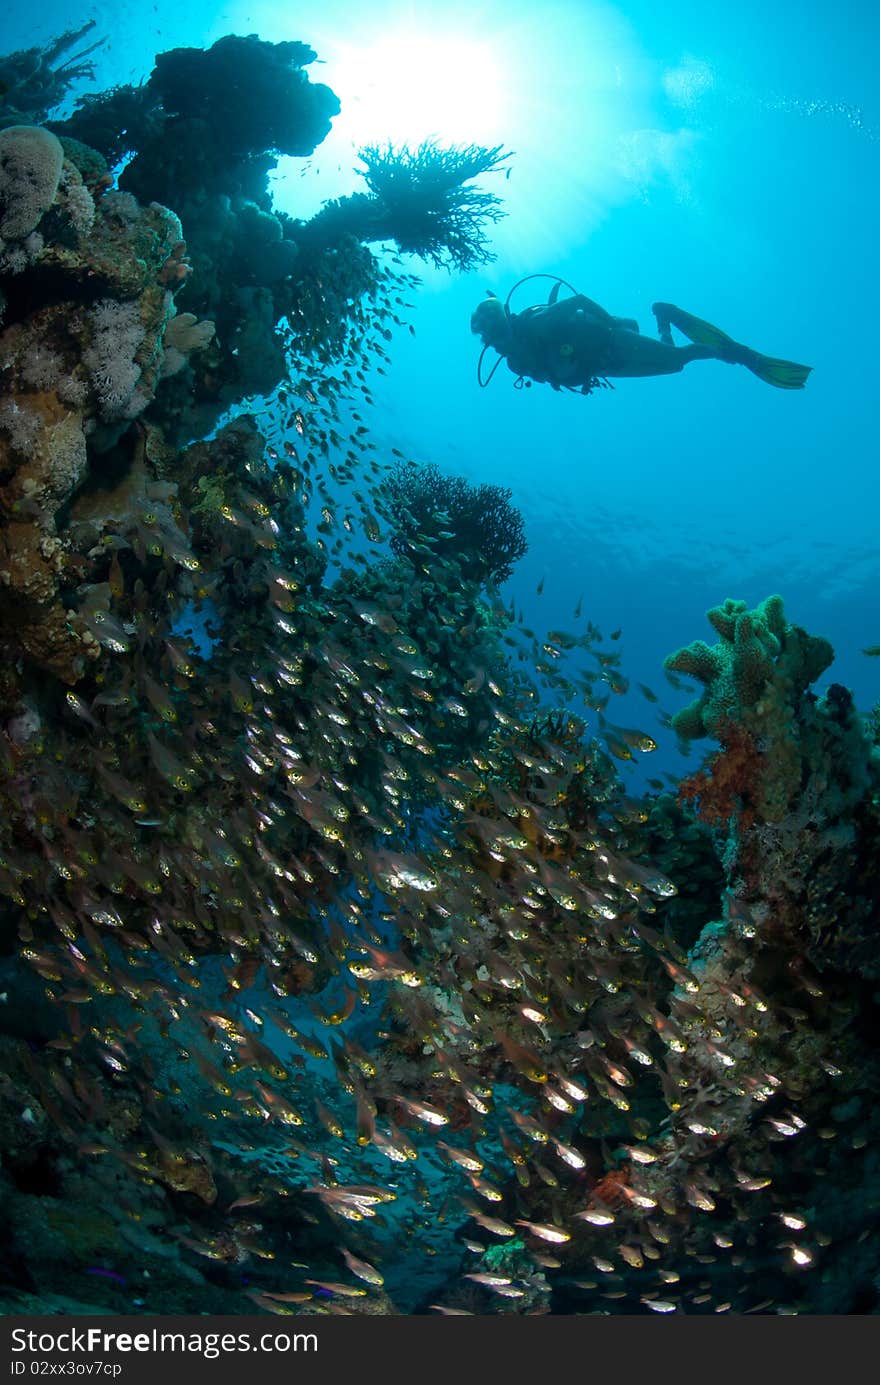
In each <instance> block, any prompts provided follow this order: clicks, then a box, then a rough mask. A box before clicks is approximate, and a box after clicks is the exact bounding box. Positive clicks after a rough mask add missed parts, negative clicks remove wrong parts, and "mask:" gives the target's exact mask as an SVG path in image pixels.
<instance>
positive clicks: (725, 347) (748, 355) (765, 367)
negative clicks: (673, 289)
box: [655, 303, 813, 390]
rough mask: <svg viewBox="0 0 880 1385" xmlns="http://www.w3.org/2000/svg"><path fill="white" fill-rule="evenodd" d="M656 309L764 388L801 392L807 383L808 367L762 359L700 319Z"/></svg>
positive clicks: (676, 310)
mask: <svg viewBox="0 0 880 1385" xmlns="http://www.w3.org/2000/svg"><path fill="white" fill-rule="evenodd" d="M657 308H660V309H662V315H663V317H664V318H665V319H666V321H668V322H671V323H672V325H673V327H677V328H678V330H679V331H680V332H682V333H683V334H684V336H686V337H687V338H688V339H689V340H690V341H693V342H697V343H698V344H699V345H700V346H714V347H715V348H716V349H717V350H718V351H719V352H720V353H721V357H722V359H723V360H726V361H729V362H731V364H734V365H744V366H747V367H748V369H749V370H750V371H751V372H752V374H753V375H757V376H758V379H759V380H764V381H766V383H767V384H768V385H775V386H776V388H777V389H779V390H802V389H803V387H804V385H805V384H806V383H807V377H808V375H809V374H810V371H811V370H812V369H813V367H812V366H809V365H798V363H797V362H796V361H782V360H779V359H778V358H777V357H776V356H762V355H761V353H760V351H753V350H752V349H751V347H749V346H743V345H741V343H740V342H737V341H734V339H733V337H729V336H728V335H727V333H726V332H722V330H721V328H720V327H713V325H712V323H711V322H704V321H703V319H702V318H701V317H694V316H693V314H691V313H686V312H684V311H683V310H682V309H681V308H676V307H675V306H674V305H673V304H672V303H657V304H655V311H656V309H657Z"/></svg>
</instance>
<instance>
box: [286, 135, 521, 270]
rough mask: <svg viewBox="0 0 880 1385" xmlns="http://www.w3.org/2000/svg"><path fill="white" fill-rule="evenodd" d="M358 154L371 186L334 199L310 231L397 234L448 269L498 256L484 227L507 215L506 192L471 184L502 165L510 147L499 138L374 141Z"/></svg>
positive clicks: (323, 236) (322, 237) (324, 238)
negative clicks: (459, 142) (413, 144)
mask: <svg viewBox="0 0 880 1385" xmlns="http://www.w3.org/2000/svg"><path fill="white" fill-rule="evenodd" d="M359 157H360V161H361V163H362V164H363V165H364V167H363V169H361V170H359V172H360V174H361V177H362V178H363V179H364V180H365V182H366V184H367V187H368V188H369V190H370V191H369V193H355V194H353V195H352V196H351V197H341V198H339V199H338V200H337V201H334V202H328V203H327V205H326V206H325V207H324V208H323V209H322V210H321V211H320V212H319V213H318V215H317V216H315V217H313V218H312V220H311V221H310V222H309V223H308V226H307V228H306V231H305V236H306V238H309V239H312V240H315V239H317V240H319V241H321V242H322V243H327V242H329V241H331V240H334V239H336V238H338V237H340V236H343V235H353V236H356V237H357V238H358V240H363V241H374V242H375V241H380V240H393V241H396V242H397V244H398V246H399V247H400V249H401V250H404V251H406V252H407V253H409V254H413V255H419V256H421V258H422V259H425V260H431V261H432V263H434V264H435V265H438V266H442V267H444V268H446V269H459V270H468V269H473V267H474V266H475V265H478V264H485V263H486V261H488V260H492V259H494V258H495V257H494V255H493V254H492V252H491V251H490V250H489V248H488V239H487V237H486V234H485V230H484V227H485V224H486V222H493V221H498V220H500V218H501V217H502V216H504V214H505V213H504V212H503V211H502V209H501V199H500V198H498V197H496V196H495V194H494V193H492V192H485V191H483V190H482V189H480V188H474V187H469V186H466V184H469V183H470V182H471V180H472V179H474V178H478V177H479V176H480V175H481V174H483V173H493V172H498V171H499V170H500V169H501V167H502V165H503V162H504V160H505V159H507V158H509V152H505V150H504V149H503V148H502V146H501V145H500V144H499V145H496V146H495V147H494V148H492V149H484V148H482V147H481V146H480V145H476V144H469V145H466V146H464V147H455V146H453V147H451V148H448V149H443V148H440V147H439V146H438V145H436V144H432V143H429V142H425V143H424V144H420V145H419V146H418V148H417V149H407V148H406V147H405V146H404V147H401V148H399V149H395V148H394V146H392V145H390V144H389V145H386V146H383V147H380V146H378V145H370V146H369V147H367V148H366V149H362V150H361V151H360V155H359Z"/></svg>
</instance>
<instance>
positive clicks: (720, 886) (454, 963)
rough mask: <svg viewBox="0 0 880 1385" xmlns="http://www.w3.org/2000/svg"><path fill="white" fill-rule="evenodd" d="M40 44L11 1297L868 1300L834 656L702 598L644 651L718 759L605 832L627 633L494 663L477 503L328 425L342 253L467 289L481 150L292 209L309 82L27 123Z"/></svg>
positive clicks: (378, 358) (11, 869) (349, 290)
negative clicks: (117, 181) (684, 700)
mask: <svg viewBox="0 0 880 1385" xmlns="http://www.w3.org/2000/svg"><path fill="white" fill-rule="evenodd" d="M79 37H81V35H69V36H65V37H64V39H63V40H59V44H60V45H61V46H60V47H59V46H58V45H55V46H53V47H52V48H50V49H49V50H47V55H43V56H41V57H40V61H39V62H38V63H36V68H37V69H38V72H39V73H42V76H41V77H40V78H39V80H36V79H35V81H34V83H33V84H32V86H31V87H29V86H28V84H27V82H26V81H24V76H25V75H26V72H25V69H26V67H27V64H26V63H24V62H23V61H21V59H22V55H13V58H12V59H9V60H6V62H7V66H9V65H10V64H11V65H12V66H13V68H14V69H15V70H16V71H20V72H21V73H22V74H23V76H22V84H21V92H20V95H19V98H18V99H19V103H20V104H19V106H18V107H17V108H16V109H17V110H18V111H19V118H18V119H16V120H15V121H14V122H13V124H12V127H11V128H9V129H7V130H6V131H5V132H4V133H3V134H2V135H0V155H2V151H3V150H4V149H5V150H6V151H7V154H9V158H8V159H7V160H6V162H3V163H2V167H3V174H4V177H5V178H6V182H5V184H4V187H5V189H6V190H5V192H4V193H3V201H2V206H0V215H2V217H3V227H4V232H3V249H2V254H3V259H2V262H0V292H2V295H3V318H2V323H0V371H2V374H0V384H2V398H0V580H2V586H0V652H2V656H3V658H2V680H0V1058H2V1063H0V1071H2V1076H0V1225H2V1230H3V1251H2V1253H0V1293H2V1298H0V1305H2V1308H3V1311H23V1310H25V1309H27V1308H31V1309H33V1308H35V1307H42V1308H44V1309H45V1310H46V1311H56V1310H61V1311H68V1312H82V1311H111V1312H144V1313H151V1314H154V1313H163V1312H174V1313H185V1312H202V1313H204V1312H224V1313H241V1312H251V1311H253V1310H254V1309H255V1308H256V1309H257V1310H258V1311H260V1312H266V1313H269V1312H278V1311H284V1312H287V1313H292V1314H295V1313H302V1314H304V1315H309V1314H322V1313H325V1312H326V1313H329V1312H356V1313H363V1314H388V1313H392V1312H395V1311H402V1312H419V1311H426V1310H428V1309H429V1308H431V1307H433V1308H435V1309H436V1310H438V1311H443V1312H462V1311H464V1312H478V1313H506V1314H510V1313H513V1314H533V1313H544V1312H550V1313H581V1312H603V1313H605V1312H609V1313H610V1312H615V1313H617V1312H642V1313H648V1312H659V1313H666V1312H687V1313H700V1312H707V1313H708V1312H712V1313H726V1312H744V1311H750V1312H758V1311H760V1312H764V1311H768V1312H783V1311H784V1312H788V1311H798V1312H819V1311H830V1312H849V1311H872V1310H874V1311H875V1310H876V1308H877V1306H878V1303H880V1297H878V1294H880V1290H878V1282H880V1265H878V1260H877V1249H876V1242H875V1240H873V1241H872V1240H871V1239H870V1238H868V1239H867V1240H866V1239H864V1238H863V1237H862V1233H863V1231H864V1230H865V1229H866V1228H865V1226H864V1216H865V1212H864V1209H865V1206H866V1200H867V1199H869V1197H870V1189H871V1187H872V1186H873V1181H874V1180H875V1176H876V1156H875V1154H874V1153H873V1151H872V1149H871V1143H872V1141H874V1138H875V1135H876V1130H875V1125H876V1120H875V1117H874V1115H873V1112H874V1111H875V1110H876V1108H877V1101H876V1094H877V1090H878V1087H880V1061H878V1054H877V1045H876V1038H875V1036H876V1034H877V1033H878V1032H880V1030H878V1012H877V1006H878V1001H877V993H876V981H877V961H876V955H877V950H876V933H875V930H876V917H877V909H878V904H880V897H878V896H880V880H878V869H877V852H876V842H877V835H878V828H880V821H878V817H880V764H878V748H877V744H876V742H877V732H876V724H875V723H873V722H871V721H870V720H868V719H864V718H862V717H861V716H860V715H859V713H858V711H857V709H856V708H855V707H854V705H853V702H852V698H851V697H850V695H849V694H848V692H847V691H846V689H844V688H842V687H840V686H839V685H836V684H832V685H831V686H830V687H828V689H827V690H826V691H825V692H824V693H823V694H822V695H821V696H820V695H818V694H817V693H816V692H814V691H813V689H812V687H811V685H812V684H813V683H814V681H815V680H816V678H817V677H819V676H820V675H821V674H822V673H823V672H824V671H825V669H826V668H827V667H828V666H829V664H830V662H831V657H832V652H831V649H830V646H829V645H828V644H827V642H826V641H824V640H822V639H819V638H817V637H814V636H811V635H809V634H808V633H807V632H805V631H804V630H802V629H800V628H799V627H798V626H795V625H792V624H790V623H789V622H788V621H787V619H786V616H785V612H784V609H783V606H782V602H781V600H780V599H779V598H778V597H771V598H769V599H768V600H767V601H765V602H764V603H763V604H762V605H761V606H759V607H758V608H757V609H756V610H754V611H750V610H748V609H747V608H746V606H745V604H744V603H743V602H733V601H728V602H726V603H725V604H724V605H723V606H721V607H718V608H717V609H715V610H714V611H713V612H711V613H710V621H711V622H712V625H713V626H714V628H715V630H716V632H717V634H718V636H719V642H718V643H717V644H716V645H715V646H714V647H710V646H708V645H706V644H704V643H702V642H696V643H694V644H692V645H690V646H688V647H687V648H685V649H684V650H680V651H679V652H678V653H677V654H675V655H673V656H671V657H670V659H669V660H668V661H667V665H668V667H669V668H670V670H672V671H673V672H677V673H684V674H688V675H690V676H693V677H696V678H697V679H698V681H699V682H701V683H702V685H703V687H702V691H701V694H700V696H699V698H698V699H697V700H696V701H695V702H693V703H692V704H691V706H690V707H687V708H685V709H684V710H683V711H682V712H680V713H678V714H677V716H676V717H675V718H674V719H673V725H674V726H675V728H676V730H677V731H678V732H679V734H680V735H682V736H683V737H687V738H695V737H698V736H712V737H714V738H715V739H716V740H717V741H718V742H719V743H720V749H718V750H716V751H714V752H713V753H712V754H711V755H710V757H709V759H708V761H707V763H706V764H705V765H704V766H702V767H701V768H700V769H698V771H697V772H696V774H694V775H692V776H691V777H690V778H689V779H688V780H685V781H684V783H683V784H681V785H680V786H679V792H678V795H674V794H672V793H668V792H662V791H661V790H662V789H663V784H662V781H660V780H652V781H649V784H653V785H654V786H655V788H654V792H653V793H650V794H648V793H646V794H644V795H641V796H637V797H634V796H633V795H631V794H628V793H627V792H626V789H625V785H624V782H623V778H622V775H623V774H624V773H625V772H626V766H627V765H628V762H630V761H632V760H633V759H634V758H635V756H636V755H643V754H648V753H650V752H651V751H652V750H654V749H656V742H655V740H654V738H653V737H652V736H650V735H649V734H647V733H646V732H644V731H642V730H641V729H639V728H634V727H633V728H631V727H626V726H621V725H618V724H617V723H616V720H612V719H611V718H610V716H609V715H606V712H607V706H608V702H609V699H610V698H611V697H613V696H616V695H621V694H623V693H625V692H626V690H627V687H628V683H627V679H626V677H625V674H624V672H623V668H622V656H621V654H620V651H619V648H618V645H617V643H616V635H617V632H616V633H615V634H614V635H612V636H611V641H610V643H609V644H607V645H606V643H605V642H604V640H603V637H602V635H601V632H600V631H599V630H597V629H596V627H595V626H593V625H592V624H591V623H590V622H586V623H585V625H584V627H583V628H581V629H578V630H577V631H575V632H569V631H565V630H550V631H547V632H546V635H540V636H538V635H536V634H535V632H533V631H531V630H526V629H524V628H523V627H522V625H521V622H517V620H516V617H515V611H514V605H513V602H509V603H508V602H507V601H506V599H505V601H502V599H501V597H500V595H499V593H498V592H497V590H496V584H497V583H499V582H501V581H503V580H504V579H505V578H507V577H508V576H509V575H510V573H511V571H512V569H513V567H514V565H515V563H516V562H517V560H518V559H519V558H520V557H521V556H522V554H523V553H524V552H525V534H524V526H523V521H522V517H521V516H520V515H519V513H518V512H517V511H516V510H515V509H514V507H513V506H512V505H511V495H510V492H509V491H506V490H504V489H502V488H499V487H492V486H485V485H483V486H479V485H477V486H475V485H471V484H470V483H469V482H467V481H465V480H464V479H463V478H461V477H447V476H445V475H443V474H442V473H441V471H440V470H439V469H438V468H437V467H436V466H433V465H430V464H429V465H421V466H420V465H416V464H415V463H414V462H412V461H409V460H408V459H407V458H406V457H404V456H403V455H402V454H400V453H399V451H393V450H392V451H391V455H390V457H389V456H387V455H386V453H387V452H388V451H389V449H388V448H386V447H385V446H384V444H382V443H380V442H379V441H377V439H376V436H375V430H374V428H373V427H372V426H371V424H370V422H369V421H367V420H368V419H369V415H368V414H365V413H363V412H361V410H362V409H366V408H369V405H370V403H371V401H372V395H371V392H370V387H369V375H368V371H369V370H370V369H371V368H373V367H374V366H375V367H377V368H378V369H382V370H385V369H386V368H390V367H391V364H392V363H391V352H390V351H389V350H388V346H389V343H390V341H391V340H392V331H391V327H390V326H389V324H390V323H394V325H398V324H401V325H402V319H401V310H402V311H403V312H405V311H406V306H407V302H408V300H407V298H406V296H405V294H407V293H409V292H410V291H412V290H413V289H414V288H415V287H416V281H415V280H414V279H413V277H412V276H411V275H405V274H403V273H400V272H398V271H397V270H395V269H394V268H393V267H392V264H391V263H389V264H388V265H387V266H385V267H380V265H379V262H378V261H377V260H376V259H375V258H374V257H373V255H372V254H371V252H370V251H369V249H368V248H367V243H368V242H369V241H370V240H372V238H373V234H374V232H375V231H376V229H377V227H379V226H381V227H382V228H383V234H390V235H392V236H393V237H395V238H397V240H398V243H399V244H400V245H401V246H402V247H408V248H409V249H416V250H417V251H418V252H419V253H420V254H422V255H423V256H426V257H427V258H428V259H429V260H433V261H435V262H436V261H438V260H442V261H444V262H448V263H450V264H452V265H453V266H459V267H460V266H462V265H467V264H469V263H473V262H474V259H475V258H476V259H479V257H480V256H483V255H484V254H485V253H486V252H487V248H488V247H487V246H486V244H485V242H484V241H483V239H482V236H483V230H482V229H481V228H482V226H483V224H484V221H485V218H487V217H488V218H489V220H491V219H493V217H494V215H495V214H496V213H497V205H496V203H495V200H494V199H493V198H492V197H491V195H490V194H477V193H474V192H473V190H468V189H467V188H466V186H465V184H467V183H468V181H469V180H470V178H471V177H472V176H474V175H475V173H476V172H477V171H489V170H490V169H491V168H494V167H496V166H497V164H498V161H499V158H500V150H492V151H478V150H474V149H472V148H471V149H468V150H465V151H461V150H458V151H448V153H447V154H446V155H442V154H441V153H439V152H438V151H435V150H433V148H432V147H427V148H423V149H422V150H420V151H417V153H416V154H415V155H407V154H401V153H400V152H398V153H396V154H395V153H393V152H390V151H386V152H384V153H383V152H381V151H368V152H367V154H366V156H365V159H366V164H367V169H368V175H369V177H368V181H369V182H370V189H371V190H370V195H369V196H368V197H367V196H364V197H363V200H360V201H359V200H357V199H352V200H351V201H350V202H349V203H347V204H334V205H332V206H331V207H329V208H327V209H326V212H322V213H319V214H318V217H316V218H314V220H313V222H308V223H306V222H298V221H294V220H293V219H292V218H285V217H282V216H279V215H278V214H277V213H276V211H274V210H273V208H272V204H271V199H270V198H269V195H268V191H267V183H266V175H267V172H268V170H269V168H270V167H271V166H272V163H273V161H274V158H275V156H276V153H277V152H278V151H279V150H281V149H283V148H287V149H289V150H292V151H294V152H301V151H306V150H308V149H309V148H313V147H314V142H315V141H317V140H319V139H320V138H321V137H322V132H323V131H324V130H325V129H326V127H327V124H328V122H329V120H330V118H331V113H332V111H333V109H334V108H335V97H333V95H332V93H328V92H327V89H326V88H321V87H318V86H315V85H313V84H311V83H310V82H308V80H307V78H306V76H305V73H304V71H303V69H304V67H306V66H308V65H309V64H310V63H311V61H312V60H313V58H314V54H312V53H311V50H310V49H308V48H307V47H306V46H305V45H302V44H279V45H272V44H265V43H262V42H261V41H260V40H258V39H256V38H250V39H237V38H236V39H233V38H229V39H224V40H221V41H220V42H219V43H218V44H215V45H214V47H213V48H212V49H210V50H208V52H207V53H199V52H197V51H195V50H189V49H186V50H175V52H174V53H172V54H169V55H160V57H159V58H158V59H157V62H156V68H155V71H154V73H153V75H152V77H151V79H150V81H149V82H148V83H146V84H145V86H144V87H143V88H142V89H136V90H135V89H131V88H128V89H126V88H122V89H119V90H117V91H116V92H111V93H109V94H107V95H105V96H103V97H97V98H93V99H89V100H88V101H85V102H81V104H80V107H79V111H78V113H77V114H75V115H74V117H73V118H72V120H71V122H69V123H66V122H61V123H54V122H53V124H52V129H51V131H50V132H49V133H47V132H46V127H45V126H44V125H43V123H42V121H43V119H44V116H41V117H40V120H39V121H38V122H37V123H36V124H33V125H31V126H28V125H27V121H28V120H32V121H34V120H36V118H37V115H38V114H39V103H40V102H41V101H42V102H46V101H48V99H49V95H50V93H51V92H52V91H53V90H55V91H57V93H58V94H63V92H64V91H65V90H66V83H65V79H64V78H63V77H62V76H61V75H60V74H61V73H63V72H64V69H63V68H59V69H55V68H53V67H52V63H53V62H54V61H55V60H56V59H57V57H58V56H59V55H61V54H62V53H63V52H66V51H67V46H70V44H71V43H73V42H75V41H76V40H77V39H78V38H79ZM84 56H85V55H81V57H80V60H79V61H78V62H77V61H76V60H71V61H72V62H73V67H74V68H75V69H78V70H79V71H80V74H81V75H87V66H88V65H87V64H84V62H83V58H84ZM41 64H42V66H41ZM47 65H48V68H49V70H50V71H56V73H57V74H58V75H57V77H56V79H54V80H55V81H56V86H55V87H54V88H53V86H52V81H53V79H52V78H51V77H50V76H48V75H47V72H46V67H47ZM2 66H3V65H2V63H0V69H2ZM71 70H73V69H71ZM233 89H237V90H238V92H239V96H240V99H239V96H237V97H236V98H235V99H234V100H233V99H229V97H230V93H231V91H232V90H233ZM26 100H30V101H32V102H33V103H34V105H33V108H32V110H31V111H28V109H27V106H26ZM248 102H249V103H250V105H249V107H248V110H247V111H246V112H244V111H243V105H244V104H247V103H248ZM21 125H24V127H25V130H26V134H25V135H24V136H22V134H21V131H20V130H19V129H16V128H15V127H18V126H21ZM172 132H173V133H174V137H175V139H176V140H178V141H179V142H178V143H177V145H176V146H175V148H176V151H177V152H175V153H170V152H169V151H168V145H169V140H170V135H171V133H172ZM127 141H130V143H128V142H127ZM171 143H173V141H171ZM90 144H92V145H93V146H96V147H91V148H90V147H89V145H90ZM196 145H199V147H201V148H203V150H204V157H203V158H202V159H201V160H199V159H193V158H192V152H193V149H194V148H195V147H196ZM10 151H11V153H10ZM163 151H165V153H164V157H163ZM126 152H129V153H131V154H132V155H133V157H132V159H131V162H130V163H129V164H128V167H127V168H126V170H125V173H124V175H123V176H122V178H121V186H120V187H119V188H114V187H113V186H112V177H111V175H110V173H109V172H108V168H109V167H110V166H115V165H116V164H117V163H118V161H119V159H120V156H121V155H122V154H124V153H126ZM178 154H179V157H178ZM487 160H488V162H487ZM0 162H2V158H0ZM160 194H161V195H162V196H167V198H168V200H169V201H170V202H171V203H172V205H173V210H171V209H170V208H169V207H166V206H164V205H162V201H161V198H160V200H159V201H157V200H155V199H156V198H157V197H160ZM487 199H488V200H487ZM408 218H409V219H408ZM184 235H185V237H186V239H185V240H184ZM282 319H286V326H285V328H284V330H283V332H282V333H280V334H279V333H278V332H277V331H276V328H277V324H278V323H279V322H280V321H281V320H282ZM276 387H277V389H276V393H275V396H274V398H273V399H272V401H271V403H270V405H268V406H266V407H265V408H262V409H261V410H260V411H259V413H257V411H256V410H254V411H253V412H247V409H246V397H247V395H248V393H250V392H251V391H253V392H259V391H261V390H264V389H275V388H276ZM230 406H231V407H232V409H233V416H232V417H230V418H227V419H225V420H224V421H223V425H222V426H218V420H219V418H220V415H221V413H222V412H223V411H224V410H226V409H228V408H230ZM578 616H579V612H578ZM584 704H586V706H587V707H588V708H590V709H591V710H592V711H595V712H596V713H597V716H596V717H595V728H594V730H593V731H591V729H590V723H589V722H588V721H587V720H585V719H584V717H583V716H581V715H578V714H575V713H574V711H573V710H572V708H573V707H574V706H575V705H577V706H578V707H579V708H580V709H581V712H583V708H584ZM591 720H592V718H591ZM829 1190H830V1195H829ZM873 1205H874V1204H871V1207H872V1208H873ZM848 1262H851V1263H852V1265H853V1266H854V1267H855V1270H856V1271H857V1273H856V1278H855V1279H852V1278H850V1279H848V1278H847V1272H846V1271H847V1264H848ZM291 1266H293V1270H292V1269H291Z"/></svg>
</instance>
